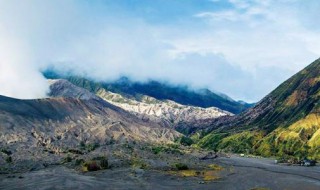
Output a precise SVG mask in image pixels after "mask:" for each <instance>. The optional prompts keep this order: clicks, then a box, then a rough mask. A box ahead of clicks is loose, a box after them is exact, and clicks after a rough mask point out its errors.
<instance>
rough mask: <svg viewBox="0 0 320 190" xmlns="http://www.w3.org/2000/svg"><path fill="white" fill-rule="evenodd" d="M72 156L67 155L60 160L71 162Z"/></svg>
mask: <svg viewBox="0 0 320 190" xmlns="http://www.w3.org/2000/svg"><path fill="white" fill-rule="evenodd" d="M71 161H72V158H71V157H70V156H69V155H68V156H67V157H65V158H63V160H62V162H63V163H67V162H71Z"/></svg>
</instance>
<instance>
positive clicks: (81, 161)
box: [75, 159, 84, 166]
mask: <svg viewBox="0 0 320 190" xmlns="http://www.w3.org/2000/svg"><path fill="white" fill-rule="evenodd" d="M82 163H84V159H76V162H75V165H76V166H79V165H80V164H82Z"/></svg>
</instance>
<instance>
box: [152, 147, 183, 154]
mask: <svg viewBox="0 0 320 190" xmlns="http://www.w3.org/2000/svg"><path fill="white" fill-rule="evenodd" d="M151 151H152V152H153V154H160V153H161V152H165V153H170V154H180V155H182V154H183V152H181V151H180V150H179V146H177V145H167V146H155V147H152V148H151Z"/></svg>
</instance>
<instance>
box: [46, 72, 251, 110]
mask: <svg viewBox="0 0 320 190" xmlns="http://www.w3.org/2000/svg"><path fill="white" fill-rule="evenodd" d="M43 75H44V76H45V77H46V78H48V79H66V80H68V81H70V82H71V83H73V84H74V85H76V86H79V87H81V88H84V89H87V90H89V91H90V92H93V93H96V92H97V91H98V90H99V89H100V88H103V89H105V90H106V91H110V92H113V93H117V94H120V95H122V96H125V97H128V98H134V99H136V100H137V101H140V98H141V96H143V95H147V96H150V97H153V98H155V99H158V100H172V101H174V102H177V103H179V104H182V105H190V106H196V107H203V108H208V107H217V108H220V109H222V110H226V111H229V112H231V113H234V114H238V113H240V112H242V111H244V110H245V109H247V108H249V107H251V106H252V105H253V104H248V103H243V102H242V101H241V102H238V101H235V100H232V99H231V98H230V97H228V96H227V95H219V94H221V93H219V94H217V93H214V92H211V91H210V90H208V89H201V90H197V91H195V90H190V89H189V88H188V87H187V86H183V85H180V86H174V85H169V84H166V83H161V82H157V81H153V80H150V81H149V82H145V83H140V82H133V81H131V80H129V79H128V78H126V77H122V78H120V79H118V80H116V81H114V82H94V81H93V80H88V79H86V78H84V77H77V76H72V75H71V74H67V75H63V74H58V73H57V72H55V71H54V70H47V71H44V72H43Z"/></svg>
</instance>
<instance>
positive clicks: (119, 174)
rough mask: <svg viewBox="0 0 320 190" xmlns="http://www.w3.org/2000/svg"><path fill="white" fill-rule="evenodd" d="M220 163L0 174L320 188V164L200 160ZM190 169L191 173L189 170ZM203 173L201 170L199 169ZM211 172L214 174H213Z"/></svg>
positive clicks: (49, 185) (66, 184)
mask: <svg viewBox="0 0 320 190" xmlns="http://www.w3.org/2000/svg"><path fill="white" fill-rule="evenodd" d="M200 162H202V164H208V165H210V164H217V165H219V166H222V167H223V169H222V170H218V171H214V175H215V176H216V178H212V179H209V180H206V179H205V178H204V177H203V176H202V175H190V176H189V175H188V174H189V173H190V172H191V173H192V171H185V173H186V174H185V175H180V174H181V173H179V171H178V172H172V171H166V170H155V169H135V168H131V167H122V168H121V167H120V168H114V169H107V170H102V171H96V172H87V173H80V172H78V171H75V170H73V169H69V168H66V167H64V166H53V167H49V168H46V169H43V170H39V171H33V172H28V173H20V174H19V173H17V174H5V175H0V189H228V190H229V189H230V190H232V189H237V190H238V189H239V190H242V189H243V190H248V189H281V190H283V189H288V190H291V189H292V190H294V189H297V190H301V189H304V190H308V189H310V190H313V189H314V190H316V189H320V167H319V166H316V167H301V166H283V165H276V164H274V162H273V160H271V159H263V158H243V157H237V156H231V157H230V158H226V157H219V158H217V159H213V160H205V161H200ZM188 172H189V173H188ZM199 173H201V172H199ZM210 175H211V174H210Z"/></svg>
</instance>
